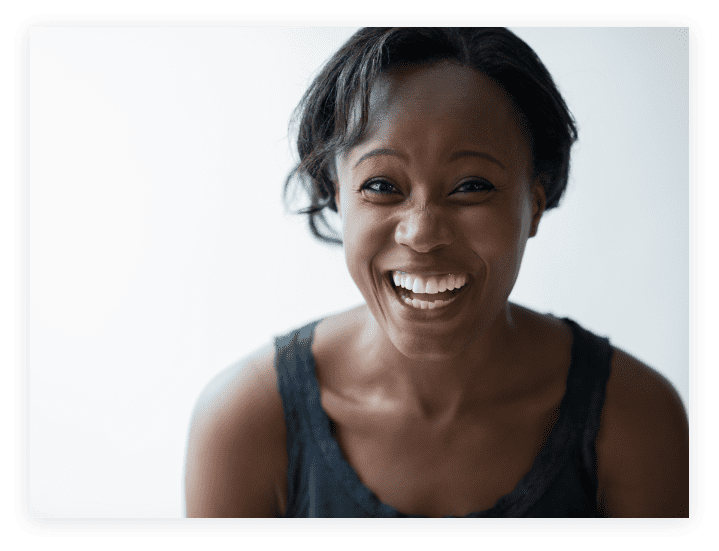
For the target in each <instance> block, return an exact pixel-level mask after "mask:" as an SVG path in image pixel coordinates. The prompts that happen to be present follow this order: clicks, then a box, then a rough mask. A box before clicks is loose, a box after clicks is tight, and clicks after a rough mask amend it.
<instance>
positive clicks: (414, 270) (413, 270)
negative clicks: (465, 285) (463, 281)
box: [387, 266, 472, 276]
mask: <svg viewBox="0 0 719 551" xmlns="http://www.w3.org/2000/svg"><path fill="white" fill-rule="evenodd" d="M394 272H404V273H405V274H416V275H423V276H433V275H445V274H469V275H472V272H470V271H468V270H463V269H461V268H445V269H441V270H438V269H437V268H431V269H430V268H426V267H424V268H422V267H408V266H405V267H402V268H395V269H393V270H389V271H388V272H387V273H388V274H390V275H391V274H393V273H394Z"/></svg>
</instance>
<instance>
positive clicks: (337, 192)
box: [332, 180, 342, 216]
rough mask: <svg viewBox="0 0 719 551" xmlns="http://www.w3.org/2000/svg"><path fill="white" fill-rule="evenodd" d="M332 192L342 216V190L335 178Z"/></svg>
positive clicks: (338, 212)
mask: <svg viewBox="0 0 719 551" xmlns="http://www.w3.org/2000/svg"><path fill="white" fill-rule="evenodd" d="M332 193H333V194H334V196H333V200H334V202H335V205H336V206H337V214H339V215H340V216H342V207H341V205H340V190H339V186H338V185H337V182H336V181H335V180H333V181H332Z"/></svg>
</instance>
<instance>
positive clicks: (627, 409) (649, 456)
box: [597, 349, 689, 517]
mask: <svg viewBox="0 0 719 551" xmlns="http://www.w3.org/2000/svg"><path fill="white" fill-rule="evenodd" d="M597 476H598V478H599V496H598V505H599V510H600V513H602V514H603V515H604V516H611V517H688V516H689V427H688V422H687V415H686V412H685V410H684V406H683V405H682V401H681V398H680V397H679V395H678V394H677V392H676V390H675V389H674V387H673V386H672V385H671V383H670V382H669V381H667V380H666V379H665V378H664V377H662V376H661V375H660V374H659V373H657V372H656V371H654V370H653V369H651V368H650V367H648V366H646V365H644V364H643V363H642V362H640V361H639V360H637V359H636V358H633V357H632V356H630V355H629V354H627V353H626V352H623V351H622V350H619V349H616V350H615V353H614V358H613V360H612V374H611V376H610V378H609V382H608V383H607V397H606V401H605V405H604V409H603V411H602V420H601V427H600V430H599V435H598V437H597Z"/></svg>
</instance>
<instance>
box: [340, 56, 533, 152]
mask: <svg viewBox="0 0 719 551" xmlns="http://www.w3.org/2000/svg"><path fill="white" fill-rule="evenodd" d="M521 121H522V117H521V115H520V114H519V112H518V110H517V109H516V107H515V105H514V103H513V101H512V100H511V98H510V97H509V96H508V94H507V93H506V92H505V91H504V90H503V89H502V88H501V87H500V86H499V85H498V84H496V83H495V82H494V81H492V80H491V79H490V78H489V77H487V76H485V75H483V74H481V73H479V72H478V71H475V70H473V69H470V68H468V67H463V66H460V65H457V64H455V63H452V62H447V61H443V62H439V63H436V64H433V65H430V66H426V65H424V66H404V67H396V68H392V69H390V70H388V71H386V72H385V73H383V74H382V75H381V76H380V78H379V79H378V80H377V82H376V83H375V85H374V86H373V88H372V91H371V94H370V103H369V119H368V125H367V128H366V130H365V132H364V133H363V135H362V137H361V138H360V140H359V142H358V143H357V144H356V145H355V146H354V147H353V148H351V149H350V151H348V152H347V154H348V155H352V151H353V150H361V149H364V146H366V145H368V144H372V143H375V142H377V141H381V142H403V143H404V144H405V145H407V146H410V147H414V148H416V149H418V150H421V149H426V150H427V151H426V152H427V153H428V152H429V151H436V152H442V153H444V152H445V151H444V150H445V149H452V148H454V147H461V146H474V147H480V148H482V149H487V150H492V151H494V152H496V153H497V154H500V153H502V155H503V156H508V155H509V156H516V155H521V154H522V153H526V151H525V150H526V149H527V147H528V143H529V141H528V138H527V132H526V131H525V130H524V129H523V125H522V122H521ZM388 145H390V144H389V143H388ZM421 153H422V152H421V151H418V154H421Z"/></svg>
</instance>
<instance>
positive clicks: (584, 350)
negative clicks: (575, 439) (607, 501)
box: [561, 318, 614, 497]
mask: <svg viewBox="0 0 719 551" xmlns="http://www.w3.org/2000/svg"><path fill="white" fill-rule="evenodd" d="M564 321H565V322H566V323H568V324H569V325H570V327H571V328H572V333H573V335H574V339H573V342H572V358H573V362H572V363H573V365H572V369H571V371H570V373H569V374H568V375H567V390H566V393H565V397H564V400H563V402H562V405H561V407H562V408H566V409H567V410H568V411H567V413H568V414H569V415H568V419H569V422H570V424H571V425H572V429H573V431H576V432H577V433H578V434H579V435H580V441H579V445H580V451H581V461H582V464H583V465H582V466H583V467H584V469H583V470H584V472H585V473H586V474H587V476H588V478H589V480H588V482H589V483H590V487H591V490H592V492H593V494H594V495H595V497H596V491H597V472H596V462H597V454H596V447H595V442H596V439H597V434H598V433H599V425H600V421H601V416H602V408H603V406H604V400H605V398H606V390H607V381H608V380H609V375H610V374H611V369H612V357H613V354H614V349H613V347H612V346H611V344H610V342H609V339H608V338H606V337H600V336H598V335H595V334H593V333H591V332H589V331H587V330H586V329H584V328H583V327H581V326H580V325H579V324H578V323H576V322H575V321H573V320H571V319H569V318H564Z"/></svg>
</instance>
